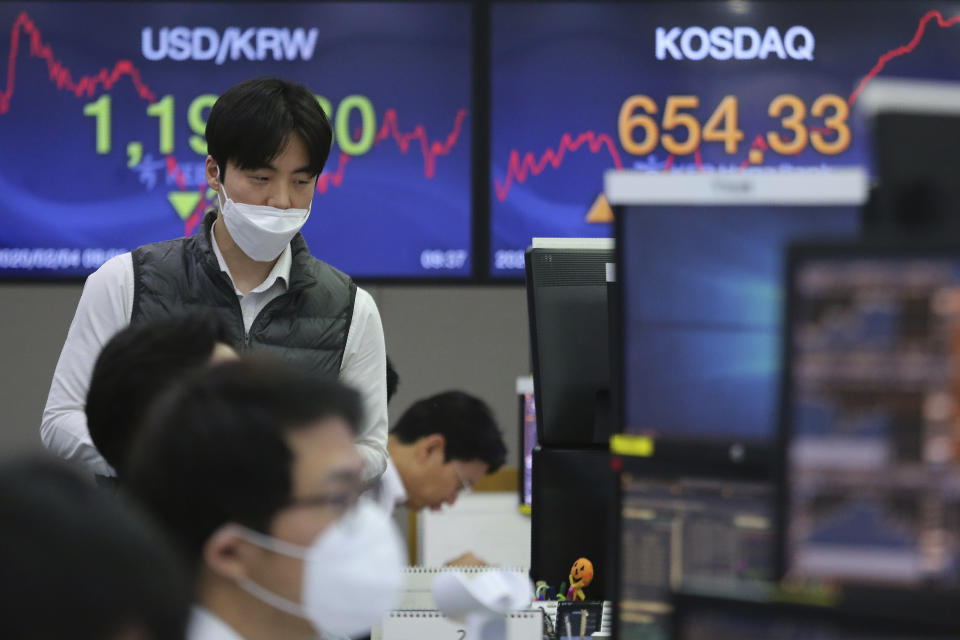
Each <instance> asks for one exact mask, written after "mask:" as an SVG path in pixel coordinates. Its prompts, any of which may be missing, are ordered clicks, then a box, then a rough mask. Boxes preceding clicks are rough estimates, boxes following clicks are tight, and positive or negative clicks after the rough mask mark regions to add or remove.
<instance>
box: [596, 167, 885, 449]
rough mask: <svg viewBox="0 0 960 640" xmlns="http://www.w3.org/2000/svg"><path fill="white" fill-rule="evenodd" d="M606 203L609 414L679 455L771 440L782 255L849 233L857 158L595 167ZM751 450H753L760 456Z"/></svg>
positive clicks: (862, 185) (862, 180) (859, 196)
mask: <svg viewBox="0 0 960 640" xmlns="http://www.w3.org/2000/svg"><path fill="white" fill-rule="evenodd" d="M606 193H607V197H608V198H609V199H610V201H611V202H612V203H615V205H616V206H615V208H616V233H617V278H616V280H617V284H618V287H619V292H620V303H621V304H620V306H621V312H620V324H621V327H620V332H621V333H622V341H623V345H622V350H621V351H622V362H621V363H620V364H619V366H620V369H621V375H620V376H619V384H620V385H621V388H620V389H619V392H620V393H618V394H617V395H618V397H619V398H620V399H621V400H620V407H619V410H620V420H619V423H620V425H621V426H622V429H623V431H624V432H626V433H630V434H637V435H649V436H653V437H655V438H656V439H657V441H658V451H660V452H662V453H665V452H666V450H667V447H666V444H668V443H679V445H680V446H679V448H678V449H677V453H678V454H679V455H680V456H682V457H688V456H689V457H693V456H698V455H707V454H708V453H709V452H712V451H713V450H714V448H713V447H712V446H711V445H717V450H719V451H723V452H726V451H729V452H730V455H731V456H733V457H734V458H736V459H743V458H744V455H745V454H749V452H750V451H751V448H759V449H761V450H762V449H764V448H765V447H772V446H773V441H774V434H775V432H776V429H775V425H776V416H777V411H776V400H777V385H778V382H779V371H780V361H779V356H780V350H779V343H778V340H779V337H780V315H781V306H782V305H781V285H782V263H783V252H784V250H785V248H786V246H787V244H788V243H789V242H790V241H792V240H794V239H798V238H805V237H812V238H820V237H829V238H836V237H841V238H844V237H854V236H855V235H856V233H857V229H858V218H859V210H858V207H859V206H860V205H861V204H862V203H863V202H864V200H865V197H866V193H867V176H866V174H865V173H864V172H863V171H861V170H859V169H847V170H835V171H827V172H824V171H818V172H813V173H809V172H808V173H801V172H792V173H773V174H765V173H764V174H650V173H642V172H612V173H608V174H607V183H606ZM761 455H765V453H762V454H761Z"/></svg>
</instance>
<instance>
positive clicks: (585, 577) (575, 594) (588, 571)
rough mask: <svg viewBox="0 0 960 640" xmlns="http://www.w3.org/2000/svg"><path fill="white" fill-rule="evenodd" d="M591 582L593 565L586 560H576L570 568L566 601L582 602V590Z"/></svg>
mask: <svg viewBox="0 0 960 640" xmlns="http://www.w3.org/2000/svg"><path fill="white" fill-rule="evenodd" d="M591 582H593V563H592V562H590V561H589V560H587V559H586V558H577V561H576V562H574V563H573V566H572V567H570V589H568V590H567V600H569V601H573V600H584V599H585V598H584V595H583V588H584V587H588V586H590V583H591Z"/></svg>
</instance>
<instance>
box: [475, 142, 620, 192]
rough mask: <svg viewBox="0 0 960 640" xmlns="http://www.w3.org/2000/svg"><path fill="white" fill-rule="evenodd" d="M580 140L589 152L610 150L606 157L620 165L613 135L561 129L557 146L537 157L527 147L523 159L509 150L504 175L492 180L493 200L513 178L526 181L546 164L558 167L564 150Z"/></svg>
mask: <svg viewBox="0 0 960 640" xmlns="http://www.w3.org/2000/svg"><path fill="white" fill-rule="evenodd" d="M584 144H586V145H587V147H588V148H589V149H590V153H594V154H595V153H599V151H600V149H601V148H606V150H607V152H608V153H609V154H610V158H611V159H612V160H613V165H614V166H615V167H616V168H617V169H622V168H623V161H622V160H621V159H620V152H619V151H617V146H616V145H615V144H614V142H613V139H612V138H611V137H610V136H608V135H607V134H605V133H600V134H597V133H594V132H593V131H585V132H583V133H581V134H580V135H579V136H577V137H576V138H574V137H573V136H572V135H570V134H569V133H564V134H563V135H562V136H561V137H560V144H559V145H558V147H557V149H556V150H554V149H547V150H546V151H544V152H543V155H541V156H540V158H539V159H537V157H536V156H535V155H534V154H533V152H530V151H528V152H527V153H526V154H524V156H523V159H522V160H521V159H520V152H519V151H517V150H516V149H513V150H511V151H510V161H509V163H508V164H507V175H506V177H505V178H504V180H503V182H502V183H501V182H500V181H498V180H495V181H494V189H495V190H496V194H497V200H499V201H501V202H503V201H504V200H506V198H507V195H508V194H509V193H510V187H511V186H513V183H514V181H516V182H518V183H523V182H526V180H527V177H529V176H530V175H535V176H538V175H540V174H541V173H543V171H544V170H545V169H546V168H547V165H548V164H549V165H551V166H552V167H553V168H554V169H559V168H560V165H562V164H563V159H564V156H566V154H567V152H568V151H576V150H577V149H579V148H580V147H582V146H583V145H584Z"/></svg>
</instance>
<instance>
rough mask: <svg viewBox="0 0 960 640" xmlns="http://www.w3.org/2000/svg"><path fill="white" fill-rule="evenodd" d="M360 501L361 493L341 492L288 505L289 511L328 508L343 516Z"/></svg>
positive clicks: (307, 498)
mask: <svg viewBox="0 0 960 640" xmlns="http://www.w3.org/2000/svg"><path fill="white" fill-rule="evenodd" d="M359 500H360V492H359V491H355V490H351V491H340V492H335V493H327V494H315V495H312V496H305V497H303V498H294V499H292V500H290V502H288V503H287V505H286V508H287V509H294V508H310V507H328V508H330V509H331V510H332V511H333V512H334V513H337V514H343V513H346V512H347V511H350V510H351V509H353V508H354V507H356V506H357V502H359Z"/></svg>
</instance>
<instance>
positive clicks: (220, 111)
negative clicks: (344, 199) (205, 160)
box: [206, 78, 333, 181]
mask: <svg viewBox="0 0 960 640" xmlns="http://www.w3.org/2000/svg"><path fill="white" fill-rule="evenodd" d="M293 134H296V135H299V136H300V137H301V138H303V141H304V143H305V144H306V145H307V151H308V154H309V156H310V163H309V165H308V166H309V169H308V170H309V171H310V173H311V175H320V172H321V171H323V166H324V165H325V164H326V163H327V157H328V156H329V155H330V147H331V145H332V143H333V128H332V127H331V126H330V120H329V119H328V118H327V114H325V113H324V112H323V109H322V108H321V107H320V104H319V103H318V102H317V99H316V97H315V96H314V95H313V94H312V93H311V92H310V90H309V89H307V88H306V87H305V86H303V85H301V84H296V83H293V82H288V81H286V80H281V79H279V78H254V79H253V80H247V81H246V82H241V83H240V84H238V85H234V86H233V87H231V88H229V89H227V90H226V91H225V92H224V93H223V95H221V96H220V97H219V98H218V99H217V101H216V102H215V103H214V105H213V107H211V108H210V115H209V117H208V118H207V128H206V139H207V153H209V154H210V155H211V156H212V157H213V159H214V160H215V161H216V163H217V167H218V168H219V169H220V180H221V181H222V180H223V179H224V177H225V176H226V169H227V163H228V162H229V161H231V160H232V161H233V162H235V163H236V164H237V165H238V166H239V167H240V168H241V169H259V168H261V167H264V166H266V165H267V164H268V163H269V162H270V161H271V160H273V159H274V158H276V157H277V156H278V155H279V154H280V153H281V152H282V151H283V150H284V148H286V146H287V143H288V142H289V141H290V136H291V135H293Z"/></svg>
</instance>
